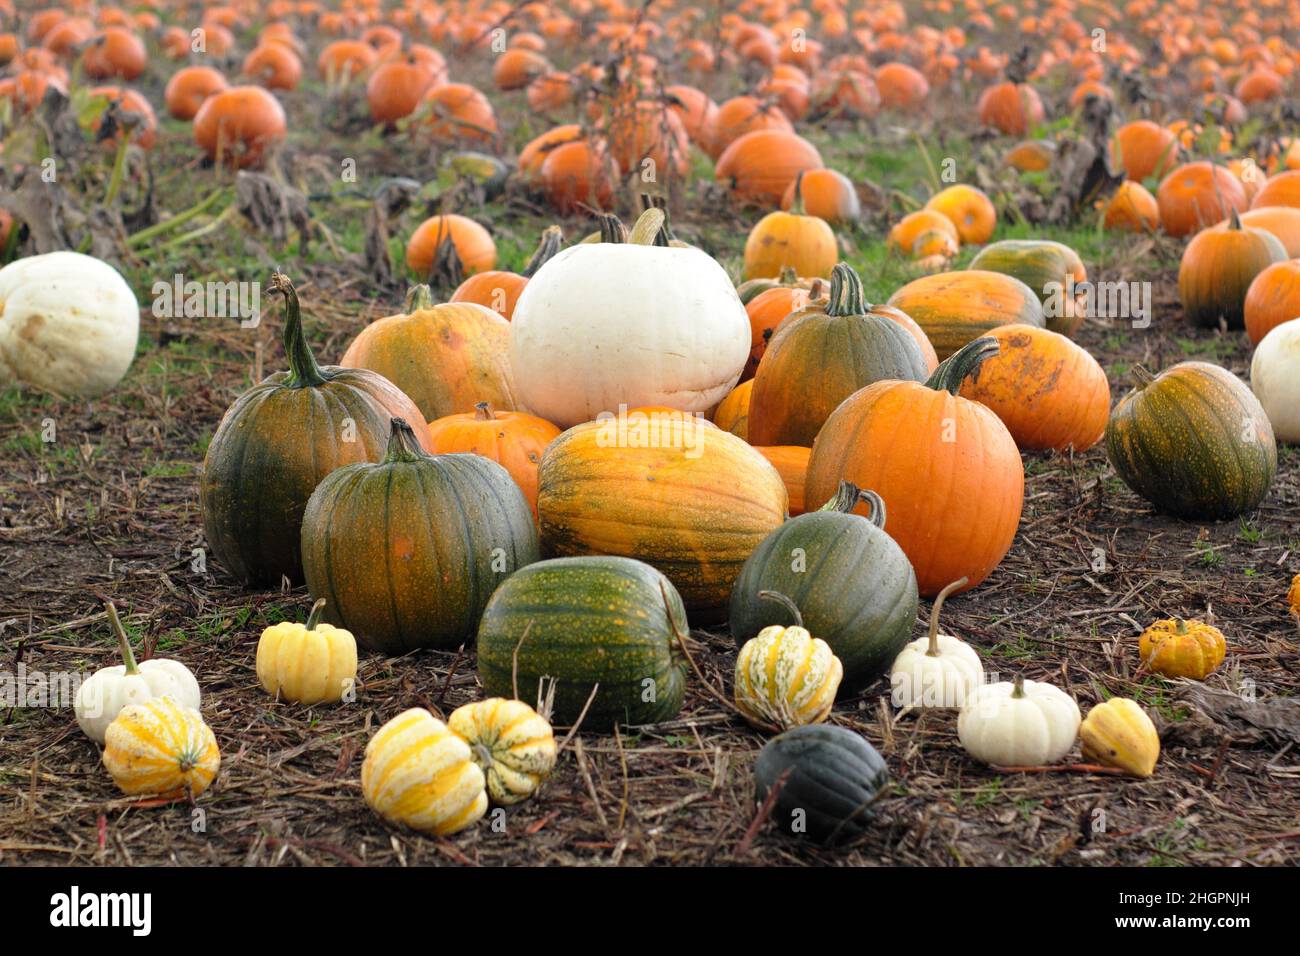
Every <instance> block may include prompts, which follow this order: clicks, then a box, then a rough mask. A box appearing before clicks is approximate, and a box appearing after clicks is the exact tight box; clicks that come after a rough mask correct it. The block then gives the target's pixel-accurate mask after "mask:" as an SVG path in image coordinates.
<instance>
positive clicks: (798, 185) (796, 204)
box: [790, 169, 804, 216]
mask: <svg viewBox="0 0 1300 956" xmlns="http://www.w3.org/2000/svg"><path fill="white" fill-rule="evenodd" d="M790 212H791V213H792V214H793V215H796V216H802V215H804V210H803V170H802V169H801V170H799V175H798V176H796V177H795V178H794V200H793V201H792V202H791V203H790Z"/></svg>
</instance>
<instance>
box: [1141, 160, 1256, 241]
mask: <svg viewBox="0 0 1300 956" xmlns="http://www.w3.org/2000/svg"><path fill="white" fill-rule="evenodd" d="M1156 203H1157V204H1158V205H1159V207H1160V224H1161V225H1162V226H1164V229H1165V232H1167V233H1169V234H1170V235H1171V236H1189V235H1191V234H1192V233H1194V232H1196V231H1198V230H1200V229H1204V228H1205V227H1207V226H1212V225H1214V224H1215V223H1216V222H1221V221H1223V220H1224V219H1227V218H1228V213H1229V212H1232V211H1233V210H1236V211H1237V212H1239V213H1240V212H1245V210H1246V207H1247V205H1248V203H1247V202H1246V190H1245V187H1243V186H1242V185H1241V183H1240V182H1239V181H1238V180H1237V177H1236V176H1234V175H1232V173H1230V172H1228V171H1227V170H1226V169H1224V168H1223V167H1222V166H1216V165H1214V164H1212V163H1208V162H1203V161H1201V162H1194V163H1187V164H1185V165H1182V166H1179V167H1178V168H1177V169H1175V170H1174V171H1173V172H1171V173H1170V174H1169V175H1168V176H1166V177H1165V178H1164V180H1163V181H1162V182H1161V183H1160V188H1159V189H1158V190H1157V191H1156Z"/></svg>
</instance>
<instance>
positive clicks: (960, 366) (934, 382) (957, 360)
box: [925, 335, 1001, 395]
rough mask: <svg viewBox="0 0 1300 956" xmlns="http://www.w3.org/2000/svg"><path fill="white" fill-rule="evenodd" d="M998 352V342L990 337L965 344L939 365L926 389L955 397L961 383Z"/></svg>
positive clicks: (981, 337) (999, 348)
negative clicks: (947, 393)
mask: <svg viewBox="0 0 1300 956" xmlns="http://www.w3.org/2000/svg"><path fill="white" fill-rule="evenodd" d="M1000 351H1001V346H999V345H998V340H997V339H995V338H993V336H991V335H982V336H980V337H979V338H977V339H975V340H974V341H973V342H967V343H966V344H965V345H963V346H962V347H961V348H960V349H958V350H957V351H956V352H954V353H953V354H952V355H950V356H948V357H947V358H946V359H944V360H943V361H942V362H940V363H939V367H938V368H936V369H935V370H934V374H933V375H931V376H930V378H929V379H928V380H927V381H926V383H925V384H926V387H927V388H932V389H934V390H935V391H936V392H937V391H941V390H942V391H947V392H949V393H951V394H953V395H956V394H957V393H958V392H959V391H961V383H962V382H964V381H966V379H967V378H969V377H970V376H971V375H974V374H975V373H976V372H977V371H978V370H979V367H980V366H981V365H982V364H984V360H985V359H987V358H989V357H991V356H994V355H997V354H998V352H1000Z"/></svg>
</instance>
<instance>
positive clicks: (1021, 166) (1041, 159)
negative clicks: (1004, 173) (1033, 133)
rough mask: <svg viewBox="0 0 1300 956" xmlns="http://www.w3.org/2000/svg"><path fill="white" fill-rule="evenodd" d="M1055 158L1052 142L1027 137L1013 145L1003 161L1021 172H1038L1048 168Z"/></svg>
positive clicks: (1054, 148)
mask: <svg viewBox="0 0 1300 956" xmlns="http://www.w3.org/2000/svg"><path fill="white" fill-rule="evenodd" d="M1055 158H1056V147H1055V145H1054V144H1052V143H1048V142H1044V141H1043V140H1040V139H1027V140H1025V141H1023V142H1020V143H1017V144H1016V145H1015V146H1013V147H1012V148H1011V149H1010V150H1009V151H1008V152H1007V155H1006V157H1005V158H1004V161H1005V162H1006V164H1007V165H1008V166H1011V167H1014V168H1015V169H1018V170H1020V171H1021V172H1022V173H1039V172H1042V171H1043V170H1045V169H1048V168H1050V167H1051V165H1052V161H1053V160H1054V159H1055Z"/></svg>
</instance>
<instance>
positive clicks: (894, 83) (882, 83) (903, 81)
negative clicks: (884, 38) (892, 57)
mask: <svg viewBox="0 0 1300 956" xmlns="http://www.w3.org/2000/svg"><path fill="white" fill-rule="evenodd" d="M876 88H877V89H878V90H880V105H881V106H883V107H884V108H885V109H887V110H904V111H907V112H913V111H915V110H919V109H920V108H921V107H922V106H923V105H924V104H925V101H926V99H927V98H928V97H929V95H930V84H929V82H927V80H926V78H925V75H924V74H923V73H921V71H920V70H918V69H916V68H915V67H912V66H908V65H907V64H906V63H886V64H884V65H883V66H881V67H880V69H878V70H877V71H876Z"/></svg>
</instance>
